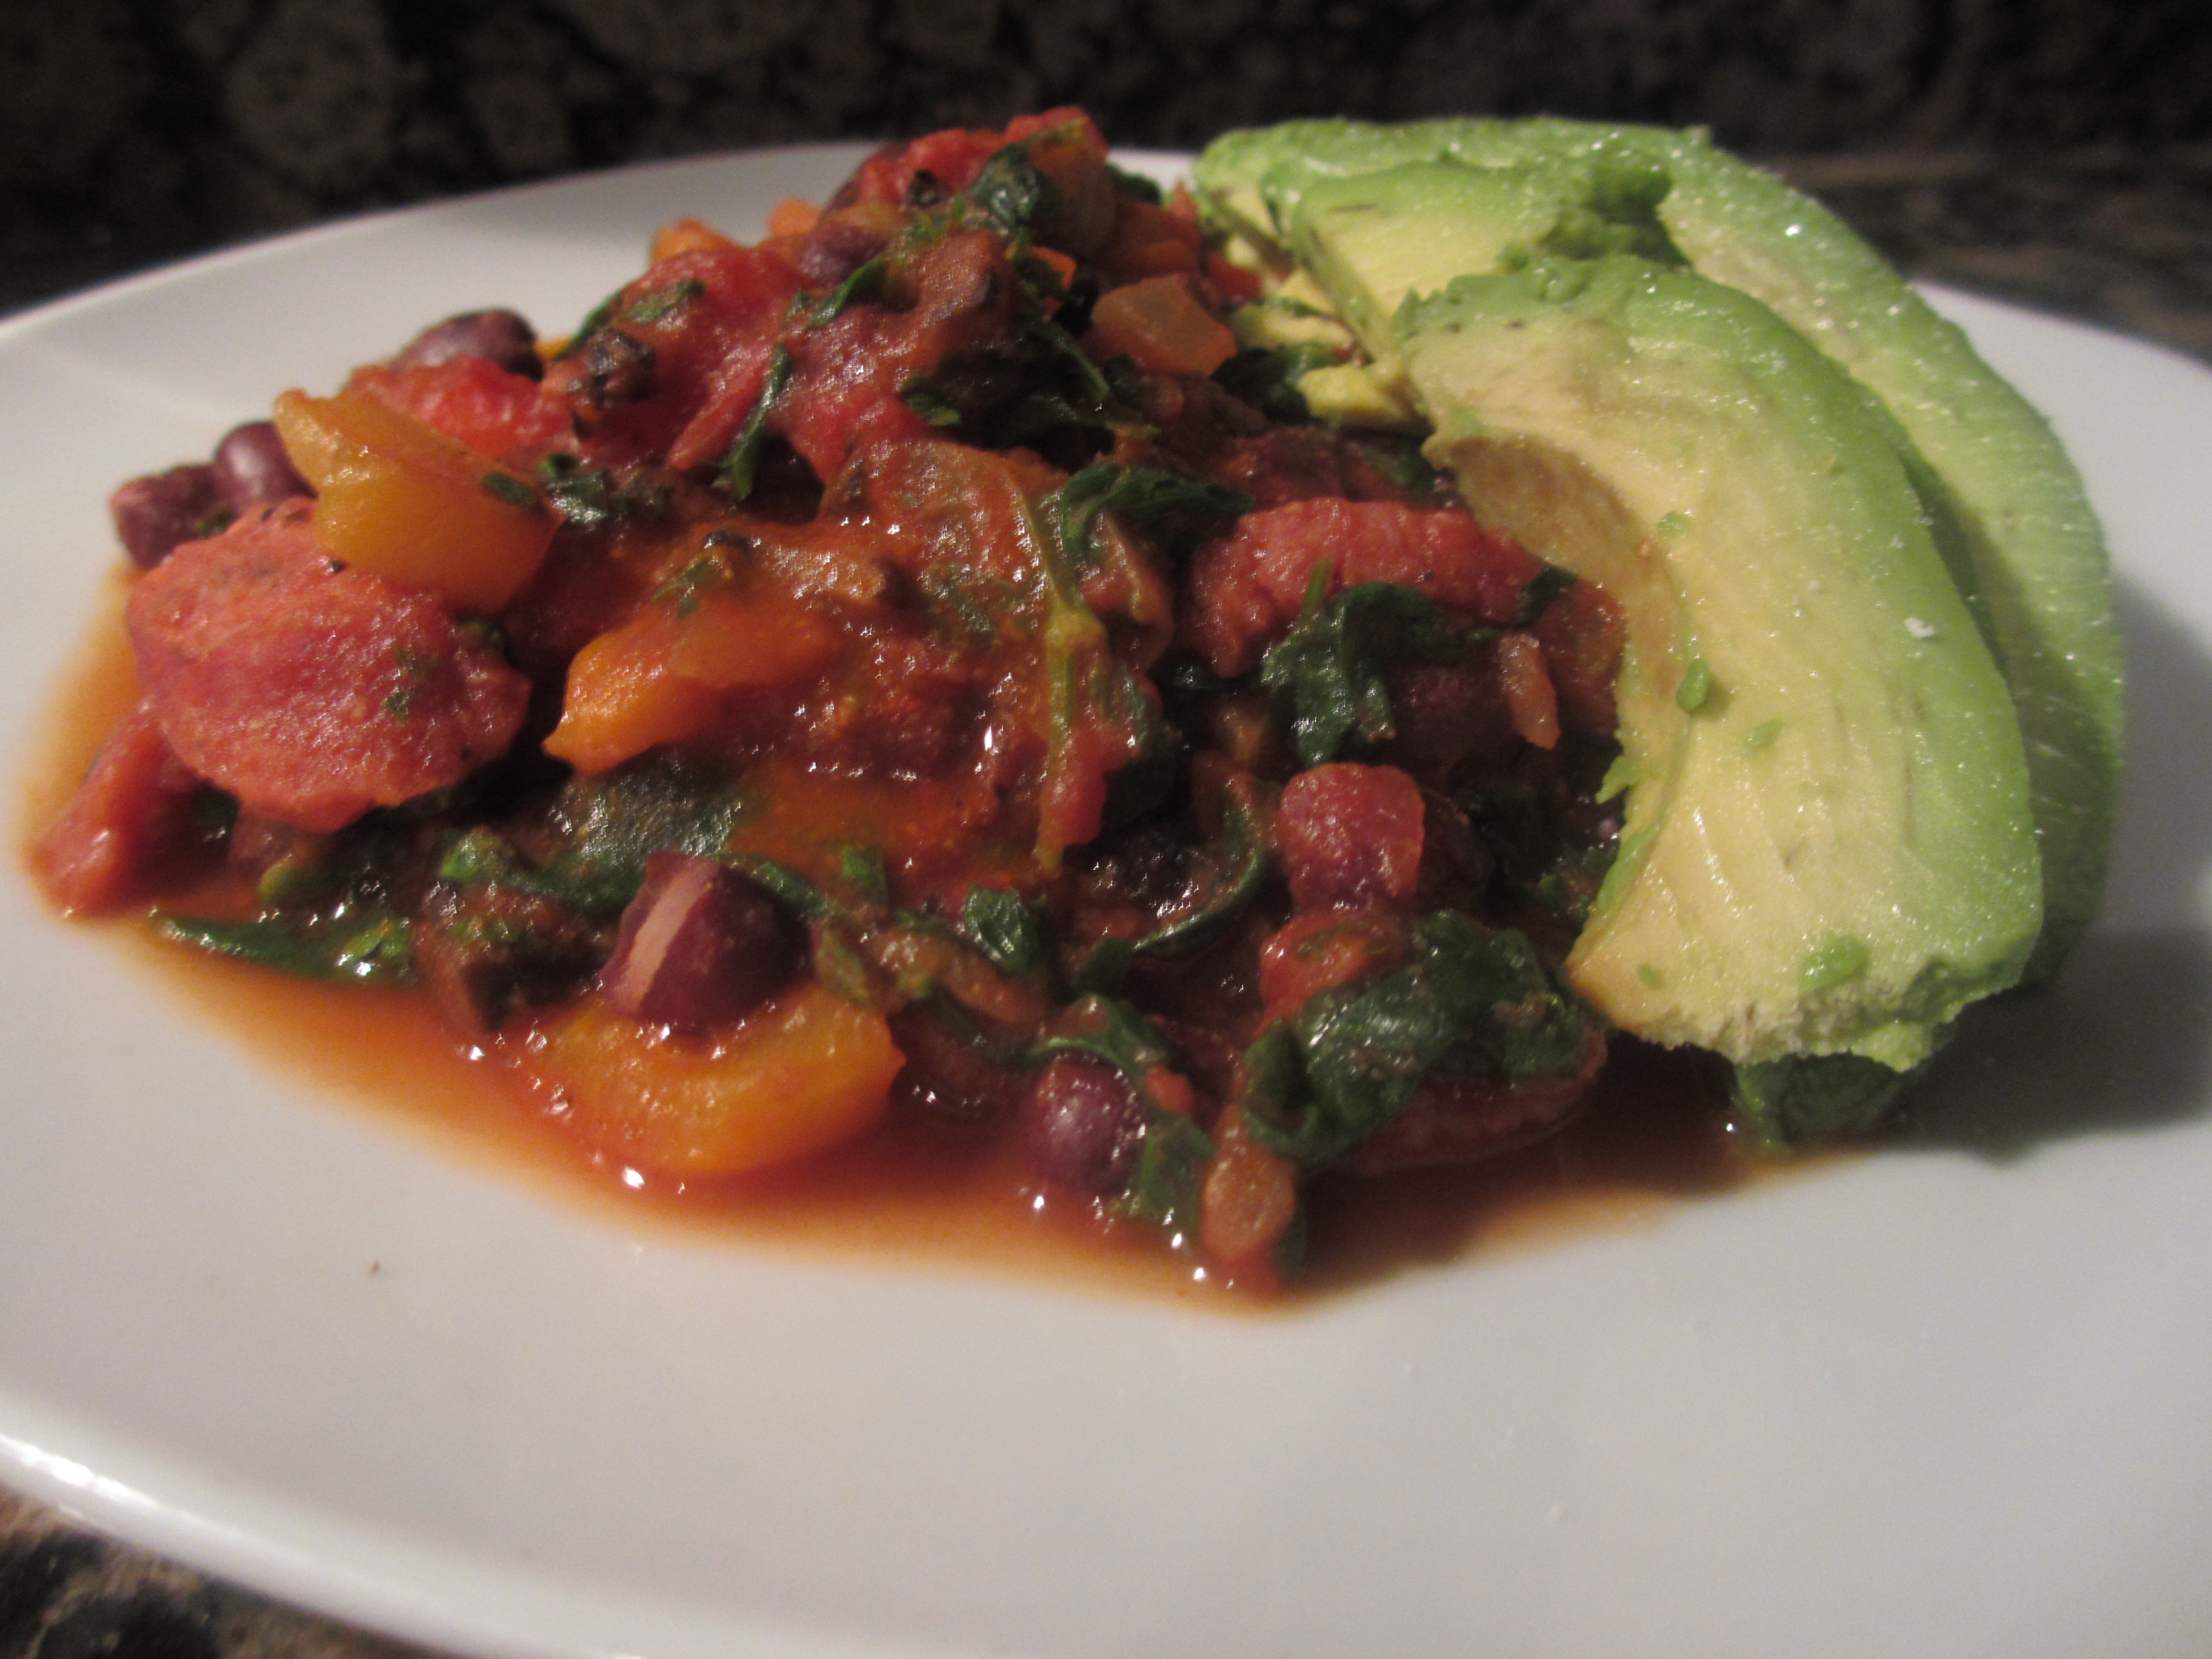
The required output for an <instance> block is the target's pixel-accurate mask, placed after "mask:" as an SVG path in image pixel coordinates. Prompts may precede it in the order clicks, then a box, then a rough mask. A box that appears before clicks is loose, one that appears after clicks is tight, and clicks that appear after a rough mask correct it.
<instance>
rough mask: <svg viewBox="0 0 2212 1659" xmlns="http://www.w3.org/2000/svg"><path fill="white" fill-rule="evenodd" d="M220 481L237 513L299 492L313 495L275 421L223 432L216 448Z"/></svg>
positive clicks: (288, 498)
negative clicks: (290, 454) (294, 465)
mask: <svg viewBox="0 0 2212 1659" xmlns="http://www.w3.org/2000/svg"><path fill="white" fill-rule="evenodd" d="M215 477H216V484H217V486H218V487H220V488H221V489H222V498H223V500H225V501H228V502H229V503H230V510H231V511H232V512H233V513H251V512H252V510H253V509H254V508H255V507H274V506H276V503H277V502H279V501H290V500H291V499H292V498H293V497H294V496H295V495H313V494H314V493H315V492H314V491H313V490H312V489H309V488H308V487H307V480H306V479H305V478H303V477H301V476H300V475H299V474H298V473H297V472H296V471H294V470H293V467H292V458H291V457H290V456H289V455H287V454H286V453H284V441H283V439H282V438H280V437H278V436H277V435H276V422H274V421H248V422H246V424H245V425H243V426H234V427H233V428H231V429H230V430H229V431H228V432H226V433H225V434H223V438H222V442H221V443H219V444H217V445H216V447H215Z"/></svg>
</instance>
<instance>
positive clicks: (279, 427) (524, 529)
mask: <svg viewBox="0 0 2212 1659" xmlns="http://www.w3.org/2000/svg"><path fill="white" fill-rule="evenodd" d="M276 431H277V435H279V436H280V437H282V438H283V441H284V452H285V453H286V454H288V455H289V456H290V457H291V459H292V465H294V466H295V467H297V468H298V469H299V471H300V476H301V477H303V478H305V479H306V480H307V482H308V483H311V484H313V486H314V487H315V535H316V538H317V539H318V540H319V541H320V542H321V543H322V544H323V545H324V546H325V548H327V549H329V550H330V552H331V556H332V557H334V558H340V559H343V560H344V561H345V562H347V563H348V564H351V565H356V566H358V567H359V568H362V569H363V570H366V571H368V572H370V573H371V574H375V575H379V576H382V577H384V578H386V580H390V581H394V582H398V583H400V584H401V585H403V586H408V587H421V588H428V590H430V591H431V592H435V593H441V594H443V595H444V596H445V597H446V598H447V599H450V600H451V601H452V602H453V606H454V608H455V609H456V610H459V611H472V612H476V613H477V614H489V613H491V612H494V611H498V610H500V609H501V607H503V606H504V605H506V604H507V601H508V600H510V599H513V597H514V596H515V595H516V594H517V593H519V592H521V591H522V588H523V586H524V585H525V584H526V583H527V582H528V581H529V580H530V579H531V577H532V576H533V575H535V574H537V573H538V565H539V564H540V563H541V562H544V557H545V550H546V549H547V548H548V547H549V546H550V545H551V544H552V540H553V532H554V531H555V530H556V528H558V527H559V525H560V520H559V518H558V517H557V516H556V514H555V513H553V512H552V511H551V510H550V508H548V507H546V505H545V503H544V501H541V500H540V499H539V498H538V494H537V492H536V491H535V490H533V489H532V488H531V487H530V486H529V485H528V484H527V483H525V482H524V481H523V480H522V479H520V478H518V477H514V476H513V474H512V473H508V472H505V471H501V469H500V468H499V467H498V465H495V463H494V462H493V461H492V460H491V459H490V458H489V457H488V456H484V455H480V454H478V453H477V452H476V451H475V450H473V449H471V448H470V447H468V446H467V445H465V444H463V443H461V442H459V441H457V440H455V439H453V438H449V437H447V435H445V434H444V433H442V432H440V431H437V430H436V429H435V428H431V427H428V426H426V425H424V424H423V423H422V422H420V421H418V420H416V419H414V418H413V417H412V416H407V415H403V414H401V413H400V412H399V411H398V410H396V409H392V408H391V407H390V406H389V405H387V404H383V403H381V402H380V401H378V400H377V399H376V398H373V397H370V396H369V395H368V393H366V392H354V391H347V392H339V393H338V394H337V396H336V397H334V398H310V397H308V396H307V394H306V393H305V392H285V393H284V394H283V396H282V397H280V398H277V399H276Z"/></svg>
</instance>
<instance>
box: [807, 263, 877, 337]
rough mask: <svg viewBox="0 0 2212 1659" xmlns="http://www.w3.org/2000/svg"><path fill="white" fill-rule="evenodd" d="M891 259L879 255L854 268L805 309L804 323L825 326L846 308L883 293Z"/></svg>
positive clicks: (818, 326) (816, 326) (839, 315)
mask: <svg viewBox="0 0 2212 1659" xmlns="http://www.w3.org/2000/svg"><path fill="white" fill-rule="evenodd" d="M890 270H891V262H890V259H889V258H887V257H886V256H884V254H881V253H878V255H876V257H875V258H872V259H869V260H866V261H864V262H863V263H862V264H859V265H857V266H855V267H854V270H853V273H852V274H851V275H850V276H848V277H846V278H845V280H844V281H843V282H842V283H838V284H837V286H836V287H835V288H833V289H830V290H829V292H828V293H827V294H825V295H823V296H822V297H821V298H820V299H818V300H817V301H815V302H814V303H813V304H812V305H811V307H808V308H807V313H806V320H807V323H808V324H809V325H811V326H812V327H815V328H820V327H821V326H822V325H823V324H824V323H832V322H835V321H836V319H838V318H839V317H841V316H842V315H843V314H844V313H845V308H846V307H848V306H852V305H857V304H859V303H860V301H864V300H872V299H874V298H875V297H876V296H877V295H879V294H881V293H882V292H883V291H884V278H886V277H887V276H890Z"/></svg>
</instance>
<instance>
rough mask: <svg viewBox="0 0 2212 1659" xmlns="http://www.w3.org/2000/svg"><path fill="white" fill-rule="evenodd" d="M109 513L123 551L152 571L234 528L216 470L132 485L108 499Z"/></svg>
mask: <svg viewBox="0 0 2212 1659" xmlns="http://www.w3.org/2000/svg"><path fill="white" fill-rule="evenodd" d="M107 511H108V513H109V514H110V516H112V518H113V519H114V520H115V533H116V535H117V536H118V538H120V539H121V541H122V543H123V550H124V551H125V552H126V553H128V554H129V555H130V556H131V562H132V563H134V564H137V565H142V566H143V567H145V568H148V569H151V568H153V567H154V566H155V565H157V564H159V563H161V561H162V560H164V559H166V558H167V557H168V556H169V555H170V553H171V552H172V551H173V550H175V549H177V548H179V547H180V546H182V545H183V544H185V543H186V542H192V541H197V540H199V539H200V538H202V537H204V536H212V535H214V534H215V533H216V532H218V531H220V530H221V529H222V527H223V526H225V525H227V524H228V523H229V522H230V506H229V503H228V501H225V500H224V498H223V492H222V483H220V481H219V480H218V479H217V477H216V470H215V469H214V468H213V467H211V466H205V465H198V464H194V465H190V466H173V467H171V468H170V469H169V470H168V471H167V472H149V473H148V474H147V475H146V476H145V477H143V478H133V479H131V482H130V483H126V484H125V485H123V486H122V487H121V488H120V489H118V490H117V491H116V492H115V493H114V494H113V495H110V496H109V497H108V498H107Z"/></svg>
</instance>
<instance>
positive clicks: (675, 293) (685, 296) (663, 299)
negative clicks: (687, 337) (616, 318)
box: [623, 276, 707, 323]
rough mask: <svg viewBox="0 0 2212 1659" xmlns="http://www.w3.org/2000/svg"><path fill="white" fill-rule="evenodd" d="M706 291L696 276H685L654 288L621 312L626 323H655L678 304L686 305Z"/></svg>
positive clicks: (705, 286) (704, 284)
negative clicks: (677, 280) (680, 279)
mask: <svg viewBox="0 0 2212 1659" xmlns="http://www.w3.org/2000/svg"><path fill="white" fill-rule="evenodd" d="M706 291H707V285H706V283H702V282H701V281H700V280H699V279H698V278H697V277H696V276H686V277H684V279H683V280H682V281H680V282H674V283H670V284H669V285H668V286H667V287H666V288H661V289H654V290H653V292H652V293H650V294H647V295H643V296H641V298H639V299H638V300H636V301H633V302H632V303H631V305H630V307H629V309H628V310H626V311H624V312H623V321H624V322H626V323H657V322H659V320H660V319H662V318H663V317H665V316H666V315H668V313H670V312H671V311H674V310H675V309H677V307H679V306H684V305H688V304H690V302H691V301H694V300H696V299H697V298H698V297H699V296H700V295H702V294H704V293H705V292H706Z"/></svg>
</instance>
